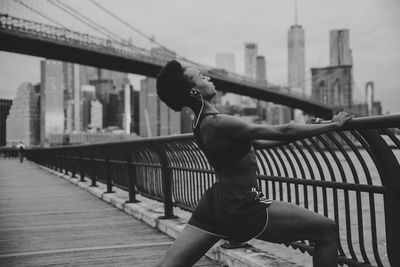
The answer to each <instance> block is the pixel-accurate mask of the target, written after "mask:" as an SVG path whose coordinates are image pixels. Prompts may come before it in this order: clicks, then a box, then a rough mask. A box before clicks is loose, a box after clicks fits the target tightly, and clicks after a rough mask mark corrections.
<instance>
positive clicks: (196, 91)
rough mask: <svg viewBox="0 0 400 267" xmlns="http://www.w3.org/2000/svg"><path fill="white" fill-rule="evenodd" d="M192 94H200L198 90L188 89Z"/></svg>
mask: <svg viewBox="0 0 400 267" xmlns="http://www.w3.org/2000/svg"><path fill="white" fill-rule="evenodd" d="M190 94H191V95H192V96H198V95H199V94H200V92H199V90H190Z"/></svg>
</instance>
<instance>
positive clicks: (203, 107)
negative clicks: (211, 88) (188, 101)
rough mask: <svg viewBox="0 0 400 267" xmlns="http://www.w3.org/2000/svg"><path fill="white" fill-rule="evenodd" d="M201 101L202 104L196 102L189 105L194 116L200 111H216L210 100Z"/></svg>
mask: <svg viewBox="0 0 400 267" xmlns="http://www.w3.org/2000/svg"><path fill="white" fill-rule="evenodd" d="M203 103H204V105H203V104H202V102H198V103H196V105H193V106H191V107H190V109H191V110H192V111H193V112H194V114H195V116H196V117H197V116H198V115H199V114H200V113H211V112H218V110H217V109H216V108H215V107H214V105H213V104H212V103H211V102H210V101H208V100H204V101H203Z"/></svg>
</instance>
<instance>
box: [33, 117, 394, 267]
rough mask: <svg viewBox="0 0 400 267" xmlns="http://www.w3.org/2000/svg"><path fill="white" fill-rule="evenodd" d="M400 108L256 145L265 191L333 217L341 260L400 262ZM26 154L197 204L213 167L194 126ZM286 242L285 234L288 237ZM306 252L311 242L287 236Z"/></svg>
mask: <svg viewBox="0 0 400 267" xmlns="http://www.w3.org/2000/svg"><path fill="white" fill-rule="evenodd" d="M399 127H400V115H385V116H377V117H365V118H355V119H353V120H352V121H350V123H349V124H348V125H347V126H346V128H345V129H343V130H340V131H335V132H329V133H325V134H321V135H318V136H314V137H310V138H305V139H301V140H297V141H294V142H290V143H287V144H284V145H279V146H272V147H269V148H266V149H257V150H256V156H257V163H258V167H259V168H258V183H259V186H260V188H261V190H262V191H263V192H264V194H265V195H266V196H267V197H268V198H272V199H275V200H283V201H288V202H293V203H296V204H298V205H300V206H303V207H305V208H308V209H311V210H313V211H315V212H318V213H320V214H323V215H324V216H327V217H329V218H331V219H333V220H335V221H336V223H337V225H338V227H339V232H340V243H339V256H338V258H339V262H340V263H342V264H347V265H349V266H388V265H389V261H390V264H391V265H392V266H400V255H399V253H397V252H398V251H397V250H396V248H397V242H398V240H400V230H399V225H400V213H399V208H398V205H399V204H400V177H399V176H400V166H399V160H400V141H399V136H398V135H396V133H399V132H400V131H399ZM27 157H28V159H30V160H33V161H35V162H37V163H39V164H42V165H45V166H48V167H50V168H54V169H56V170H58V171H63V172H65V173H70V174H71V175H72V176H73V177H76V176H78V177H77V178H78V179H81V180H84V179H85V178H86V177H88V178H90V179H91V184H92V185H93V186H96V181H102V182H103V183H105V184H107V192H112V187H113V186H117V187H120V188H123V189H126V190H128V191H129V198H130V199H129V201H130V202H136V201H137V200H136V194H137V192H140V194H142V195H144V196H147V197H149V198H152V199H156V200H159V201H162V202H164V213H165V214H164V218H173V217H174V213H173V207H174V206H176V207H180V208H182V209H185V210H188V211H193V209H194V208H195V206H196V204H197V202H198V201H199V199H200V197H201V195H202V193H203V192H205V190H207V189H208V188H209V187H210V186H211V185H212V184H213V183H214V182H215V181H216V175H215V172H214V171H213V169H212V167H211V166H210V164H209V163H208V162H207V160H206V158H205V156H204V154H203V153H202V152H201V151H200V150H199V148H198V147H197V145H196V144H195V143H194V140H193V136H192V135H191V134H187V135H179V136H169V137H159V138H144V139H140V140H134V141H129V142H119V143H108V144H96V145H80V146H70V147H57V148H36V149H30V150H28V151H27ZM288 245H289V244H288ZM290 245H291V246H293V247H294V248H299V249H301V250H302V251H303V252H304V251H308V252H309V253H310V254H312V247H313V244H312V243H310V242H305V241H300V242H294V243H291V244H290Z"/></svg>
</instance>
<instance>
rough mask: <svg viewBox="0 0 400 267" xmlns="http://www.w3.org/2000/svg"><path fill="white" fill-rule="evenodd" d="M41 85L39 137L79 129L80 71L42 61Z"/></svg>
mask: <svg viewBox="0 0 400 267" xmlns="http://www.w3.org/2000/svg"><path fill="white" fill-rule="evenodd" d="M40 66H41V83H40V97H41V101H40V103H41V106H40V113H41V115H40V121H41V124H40V127H41V129H40V133H41V134H40V138H41V142H45V141H46V139H47V137H48V135H49V133H63V132H67V133H70V132H79V131H81V130H82V109H81V106H82V100H81V88H80V68H79V65H77V64H72V63H66V62H61V61H55V60H43V61H41V63H40Z"/></svg>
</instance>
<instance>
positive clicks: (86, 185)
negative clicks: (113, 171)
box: [32, 162, 299, 267]
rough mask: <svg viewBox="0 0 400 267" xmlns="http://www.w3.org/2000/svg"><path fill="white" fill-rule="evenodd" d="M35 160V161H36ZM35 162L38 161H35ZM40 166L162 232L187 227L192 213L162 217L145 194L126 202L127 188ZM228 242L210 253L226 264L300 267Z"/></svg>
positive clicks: (171, 233) (159, 206)
mask: <svg viewBox="0 0 400 267" xmlns="http://www.w3.org/2000/svg"><path fill="white" fill-rule="evenodd" d="M32 163H33V162H32ZM33 164H35V163H33ZM35 165H36V166H37V167H39V168H41V169H43V170H46V171H48V172H50V173H52V174H54V175H57V176H59V177H61V178H63V179H65V180H67V181H69V182H70V183H72V184H74V185H75V186H77V187H79V188H81V189H83V190H86V191H88V192H89V193H91V194H93V195H95V196H97V197H98V198H100V199H102V200H103V201H105V202H107V203H109V204H111V205H113V206H115V207H117V208H118V209H120V210H123V211H124V212H125V213H127V214H129V215H131V216H133V217H134V218H136V219H138V220H141V221H143V222H145V223H147V224H149V225H150V226H152V227H154V228H157V229H158V230H160V231H161V232H163V233H165V234H167V235H169V236H171V237H173V238H176V237H177V236H178V234H179V233H180V232H181V231H182V229H183V228H184V226H185V224H186V222H187V219H188V216H190V214H189V213H187V212H185V211H182V210H180V209H179V208H174V213H175V214H176V215H178V218H177V219H167V220H165V219H159V217H160V216H162V215H163V213H164V209H163V204H162V203H160V202H157V201H154V200H151V199H148V198H145V197H143V196H141V195H137V199H138V200H139V201H140V202H139V203H126V202H127V200H128V199H129V196H128V192H126V191H125V190H122V189H119V188H116V187H113V190H114V191H115V192H114V193H105V192H106V185H105V184H103V183H101V182H98V181H97V186H95V187H93V186H91V185H90V184H91V183H90V180H88V179H87V178H86V181H85V182H81V181H80V180H79V179H78V178H72V177H71V176H69V175H66V174H64V173H60V172H57V171H54V170H52V169H49V168H47V167H44V166H41V165H38V164H35ZM224 242H225V241H223V240H221V241H219V242H218V243H217V244H215V245H214V246H213V247H212V248H211V249H210V250H209V251H208V252H207V254H206V255H207V256H208V257H209V258H211V259H213V260H216V261H218V262H221V263H222V264H224V265H225V266H232V267H233V266H235V267H261V266H291V267H292V266H299V265H296V264H295V263H292V262H288V261H287V260H285V259H283V258H280V257H277V256H276V255H273V254H270V253H268V252H266V251H264V250H261V249H258V248H256V247H254V246H253V247H249V248H239V249H231V250H228V249H224V248H222V247H221V246H220V245H221V244H223V243H224Z"/></svg>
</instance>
